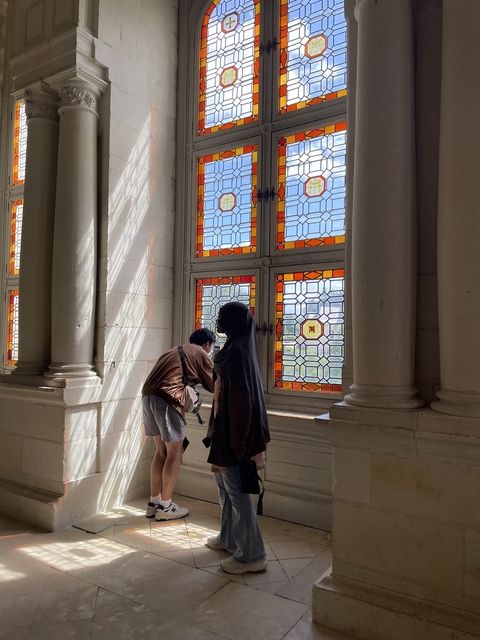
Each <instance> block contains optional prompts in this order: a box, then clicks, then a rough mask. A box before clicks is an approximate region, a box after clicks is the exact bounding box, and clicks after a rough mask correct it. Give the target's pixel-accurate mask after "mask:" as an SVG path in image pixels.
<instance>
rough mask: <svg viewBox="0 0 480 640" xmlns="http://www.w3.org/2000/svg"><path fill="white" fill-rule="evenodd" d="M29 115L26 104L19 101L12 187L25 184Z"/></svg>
mask: <svg viewBox="0 0 480 640" xmlns="http://www.w3.org/2000/svg"><path fill="white" fill-rule="evenodd" d="M27 136H28V129H27V115H26V113H25V102H24V101H23V100H17V101H16V103H15V118H14V127H13V167H12V186H20V185H22V184H23V183H24V182H25V164H26V160H27Z"/></svg>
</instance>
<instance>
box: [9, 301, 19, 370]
mask: <svg viewBox="0 0 480 640" xmlns="http://www.w3.org/2000/svg"><path fill="white" fill-rule="evenodd" d="M18 301H19V295H18V289H10V290H9V292H8V337H7V364H10V365H13V364H15V363H16V362H17V360H18Z"/></svg>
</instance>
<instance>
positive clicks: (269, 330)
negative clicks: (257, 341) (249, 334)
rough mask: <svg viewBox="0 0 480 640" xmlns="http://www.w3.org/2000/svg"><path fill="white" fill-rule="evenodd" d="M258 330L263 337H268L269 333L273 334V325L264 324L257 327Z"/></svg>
mask: <svg viewBox="0 0 480 640" xmlns="http://www.w3.org/2000/svg"><path fill="white" fill-rule="evenodd" d="M256 330H257V331H258V332H259V333H261V334H262V336H266V335H267V333H268V334H269V335H272V334H273V324H270V325H267V323H266V322H264V323H263V324H262V325H259V324H257V326H256Z"/></svg>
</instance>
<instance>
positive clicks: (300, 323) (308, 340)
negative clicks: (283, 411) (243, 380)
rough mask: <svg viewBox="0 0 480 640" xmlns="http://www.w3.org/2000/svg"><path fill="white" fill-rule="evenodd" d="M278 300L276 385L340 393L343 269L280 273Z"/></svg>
mask: <svg viewBox="0 0 480 640" xmlns="http://www.w3.org/2000/svg"><path fill="white" fill-rule="evenodd" d="M275 305H276V307H275V386H276V387H278V388H282V389H291V390H297V391H302V390H303V391H322V392H330V393H339V392H341V390H342V364H343V357H344V270H343V269H333V270H324V271H307V272H298V273H281V274H278V275H277V282H276V298H275Z"/></svg>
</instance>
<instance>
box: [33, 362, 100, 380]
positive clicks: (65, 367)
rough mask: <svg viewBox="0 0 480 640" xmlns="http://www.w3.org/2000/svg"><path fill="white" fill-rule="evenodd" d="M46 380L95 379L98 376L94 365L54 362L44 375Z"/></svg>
mask: <svg viewBox="0 0 480 640" xmlns="http://www.w3.org/2000/svg"><path fill="white" fill-rule="evenodd" d="M43 375H44V376H45V378H53V379H59V380H64V379H68V378H95V377H97V374H96V373H95V371H94V370H93V365H91V364H88V363H84V364H58V363H55V362H52V364H51V365H50V366H49V367H48V371H45V373H44V374H43Z"/></svg>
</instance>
